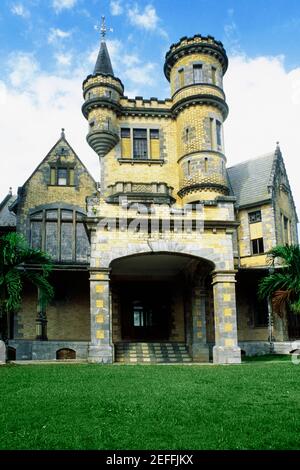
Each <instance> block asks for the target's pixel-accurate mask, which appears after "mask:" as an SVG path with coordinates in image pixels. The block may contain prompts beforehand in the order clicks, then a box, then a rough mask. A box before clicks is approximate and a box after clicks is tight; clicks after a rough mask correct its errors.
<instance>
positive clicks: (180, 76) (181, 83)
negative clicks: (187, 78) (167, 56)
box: [178, 69, 184, 88]
mask: <svg viewBox="0 0 300 470" xmlns="http://www.w3.org/2000/svg"><path fill="white" fill-rule="evenodd" d="M178 81H179V88H182V87H183V86H184V69H180V70H178Z"/></svg>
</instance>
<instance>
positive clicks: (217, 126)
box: [216, 121, 222, 147]
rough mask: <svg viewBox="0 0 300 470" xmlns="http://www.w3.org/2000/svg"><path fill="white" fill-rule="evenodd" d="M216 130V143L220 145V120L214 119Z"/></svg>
mask: <svg viewBox="0 0 300 470" xmlns="http://www.w3.org/2000/svg"><path fill="white" fill-rule="evenodd" d="M216 132H217V145H218V147H222V124H221V123H220V121H216Z"/></svg>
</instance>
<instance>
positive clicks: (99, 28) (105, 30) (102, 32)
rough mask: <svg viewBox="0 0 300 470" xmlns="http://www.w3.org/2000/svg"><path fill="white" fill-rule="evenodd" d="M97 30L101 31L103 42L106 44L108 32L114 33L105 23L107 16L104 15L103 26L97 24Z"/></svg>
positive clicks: (102, 18)
mask: <svg viewBox="0 0 300 470" xmlns="http://www.w3.org/2000/svg"><path fill="white" fill-rule="evenodd" d="M95 30H96V31H100V34H101V42H105V39H106V33H107V32H108V31H110V32H113V29H112V28H107V26H106V21H105V16H104V15H102V17H101V26H100V25H99V24H97V25H96V26H95Z"/></svg>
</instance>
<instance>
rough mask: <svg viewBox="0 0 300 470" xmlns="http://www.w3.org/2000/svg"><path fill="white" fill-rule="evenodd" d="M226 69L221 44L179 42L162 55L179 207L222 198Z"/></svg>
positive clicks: (202, 39)
mask: <svg viewBox="0 0 300 470" xmlns="http://www.w3.org/2000/svg"><path fill="white" fill-rule="evenodd" d="M227 66H228V59H227V55H226V52H225V49H224V47H223V45H222V43H221V42H219V41H216V40H215V39H214V38H213V37H211V36H207V37H204V36H200V35H195V36H194V37H192V38H187V37H184V38H182V39H181V40H180V41H179V42H178V43H176V44H173V45H172V46H171V47H170V49H169V51H168V52H167V54H166V60H165V66H164V72H165V76H166V77H167V79H168V80H169V81H170V85H171V96H172V101H173V106H172V111H173V114H174V116H175V118H176V123H177V156H178V165H179V192H178V195H179V196H180V197H181V198H182V200H183V203H188V202H195V201H199V200H207V199H214V198H215V197H216V196H218V195H227V194H228V183H227V176H226V157H225V154H224V139H223V122H224V121H225V119H226V117H227V114H228V106H227V104H226V101H225V94H224V92H223V75H224V74H225V72H226V69H227Z"/></svg>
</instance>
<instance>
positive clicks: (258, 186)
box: [227, 152, 276, 206]
mask: <svg viewBox="0 0 300 470" xmlns="http://www.w3.org/2000/svg"><path fill="white" fill-rule="evenodd" d="M275 158H276V152H272V153H268V154H267V155H263V156H261V157H258V158H255V159H253V160H247V161H246V162H243V163H239V164H238V165H234V166H232V167H230V168H228V170H227V171H228V177H229V180H230V184H231V187H232V190H233V193H234V195H235V196H236V198H237V204H238V205H239V206H246V205H250V204H256V203H259V202H262V201H265V200H268V199H271V197H272V195H271V193H270V192H269V191H268V187H269V186H271V185H272V182H273V176H274V165H275Z"/></svg>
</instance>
